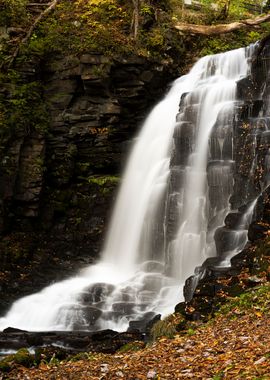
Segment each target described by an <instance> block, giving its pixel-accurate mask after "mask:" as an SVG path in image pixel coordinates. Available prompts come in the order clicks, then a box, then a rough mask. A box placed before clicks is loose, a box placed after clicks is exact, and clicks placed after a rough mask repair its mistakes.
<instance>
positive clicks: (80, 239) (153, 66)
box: [0, 53, 176, 313]
mask: <svg viewBox="0 0 270 380" xmlns="http://www.w3.org/2000/svg"><path fill="white" fill-rule="evenodd" d="M18 70H19V71H20V72H21V76H22V77H23V78H24V80H25V82H26V83H29V82H31V81H39V82H41V83H42V85H43V88H44V93H43V99H44V103H45V105H46V109H47V118H48V129H47V130H46V131H37V130H35V131H32V130H31V129H29V130H24V131H20V132H16V133H14V134H13V135H12V136H11V138H10V139H9V140H8V141H5V144H4V149H2V148H1V150H0V234H1V237H0V252H1V253H0V257H1V262H2V264H1V268H0V272H1V276H0V289H1V296H0V313H3V312H4V311H5V310H6V308H7V307H8V306H9V304H10V303H11V302H12V301H13V300H14V299H16V298H17V297H19V296H21V295H23V294H28V293H32V292H33V291H36V290H39V289H40V288H41V287H43V286H45V285H47V284H49V283H50V282H52V281H56V280H59V279H61V278H63V277H65V276H68V275H69V274H70V273H71V272H72V273H74V271H75V270H76V268H79V267H81V266H85V265H86V264H89V263H90V262H91V261H93V260H94V259H95V258H97V256H98V253H99V252H100V248H101V244H102V241H103V237H104V230H105V225H106V223H107V221H108V216H109V211H110V209H111V205H112V204H113V199H114V196H115V189H116V188H117V185H118V183H119V177H118V176H119V173H120V172H121V171H122V169H123V163H124V162H125V160H126V154H127V151H128V148H129V146H130V144H131V141H132V138H133V137H134V136H135V134H136V132H137V131H138V127H139V126H140V124H141V122H142V120H143V119H144V117H145V115H146V114H147V112H148V111H149V108H150V107H151V106H152V105H153V103H155V102H156V101H157V100H158V98H159V96H161V95H162V94H164V91H165V88H166V86H167V85H168V83H169V82H170V81H171V79H172V77H173V76H176V74H175V73H174V74H173V72H172V70H171V69H170V68H169V67H166V64H162V63H156V62H151V61H147V60H146V59H142V58H138V57H136V56H134V57H128V58H126V59H125V58H121V59H118V60H115V59H114V60H113V59H111V58H108V57H106V56H103V55H100V54H95V53H89V54H83V55H81V56H80V57H77V56H76V57H75V56H68V57H61V56H59V57H52V58H50V59H49V60H48V61H46V62H38V63H36V62H35V63H34V62H33V63H32V64H29V63H27V64H25V65H22V64H21V65H20V67H19V68H18ZM1 91H2V90H1ZM3 91H5V95H6V96H7V97H8V96H11V95H10V91H9V89H8V86H7V88H6V89H4V90H3ZM26 129H27V128H26ZM2 144H3V143H2Z"/></svg>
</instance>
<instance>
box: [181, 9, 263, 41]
mask: <svg viewBox="0 0 270 380" xmlns="http://www.w3.org/2000/svg"><path fill="white" fill-rule="evenodd" d="M269 20H270V13H268V14H267V15H265V16H259V17H256V18H254V19H246V20H242V21H239V22H232V23H231V24H218V25H195V24H185V23H178V24H176V25H175V26H174V27H175V28H176V29H177V30H180V31H181V32H187V33H191V34H202V35H205V36H214V35H218V34H224V33H230V32H233V31H235V30H238V29H242V28H252V27H256V26H257V25H259V24H262V23H263V22H266V21H269Z"/></svg>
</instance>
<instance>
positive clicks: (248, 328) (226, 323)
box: [3, 311, 270, 380]
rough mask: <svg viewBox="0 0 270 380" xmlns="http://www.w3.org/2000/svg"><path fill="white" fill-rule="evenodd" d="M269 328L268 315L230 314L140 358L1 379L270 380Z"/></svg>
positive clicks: (102, 359)
mask: <svg viewBox="0 0 270 380" xmlns="http://www.w3.org/2000/svg"><path fill="white" fill-rule="evenodd" d="M269 325H270V317H269V315H268V314H267V313H264V312H263V313H258V314H256V313H246V314H245V315H241V314H240V315H239V313H235V314H234V311H231V312H230V313H229V314H227V316H219V317H217V318H216V319H215V321H214V322H212V323H210V324H207V325H201V326H198V328H197V329H196V330H192V331H189V334H186V335H182V336H181V335H176V336H175V338H174V339H167V338H162V339H160V340H159V341H157V342H156V343H154V344H152V345H149V346H147V347H146V348H145V349H141V350H139V351H136V352H131V351H130V352H126V353H116V354H114V355H104V354H94V355H89V359H88V360H79V361H77V362H62V363H56V364H50V365H47V364H44V363H42V364H40V366H39V367H38V368H34V369H26V368H23V367H17V368H16V369H14V370H13V371H12V372H10V373H9V374H7V375H6V376H7V377H3V379H4V378H6V379H10V380H12V379H25V380H26V379H36V380H42V379H50V380H56V379H61V380H71V379H74V380H75V379H76V380H79V379H83V380H85V379H91V380H110V379H128V380H141V379H156V380H157V379H160V380H161V379H164V380H165V379H171V380H174V379H188V378H190V379H209V380H210V379H213V380H219V379H246V380H247V379H253V380H255V379H258V380H259V379H270V334H269Z"/></svg>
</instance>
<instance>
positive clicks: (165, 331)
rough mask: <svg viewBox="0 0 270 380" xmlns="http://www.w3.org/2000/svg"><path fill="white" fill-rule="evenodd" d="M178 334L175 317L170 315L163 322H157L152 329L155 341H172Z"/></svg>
mask: <svg viewBox="0 0 270 380" xmlns="http://www.w3.org/2000/svg"><path fill="white" fill-rule="evenodd" d="M175 334H177V330H176V323H175V316H174V315H173V314H172V315H169V316H168V317H166V318H164V319H163V320H161V321H157V322H156V323H155V324H154V326H153V327H152V329H151V332H150V336H151V338H152V340H153V341H155V340H157V339H158V338H161V337H166V338H169V339H172V338H173V337H174V336H175Z"/></svg>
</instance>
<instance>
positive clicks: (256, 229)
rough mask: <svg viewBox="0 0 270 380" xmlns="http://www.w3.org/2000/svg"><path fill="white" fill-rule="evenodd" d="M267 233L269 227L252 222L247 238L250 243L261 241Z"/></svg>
mask: <svg viewBox="0 0 270 380" xmlns="http://www.w3.org/2000/svg"><path fill="white" fill-rule="evenodd" d="M268 231H269V225H267V224H263V223H260V222H252V223H251V225H250V226H249V229H248V238H249V240H250V241H256V240H259V239H263V238H264V237H265V236H266V234H267V232H268Z"/></svg>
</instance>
